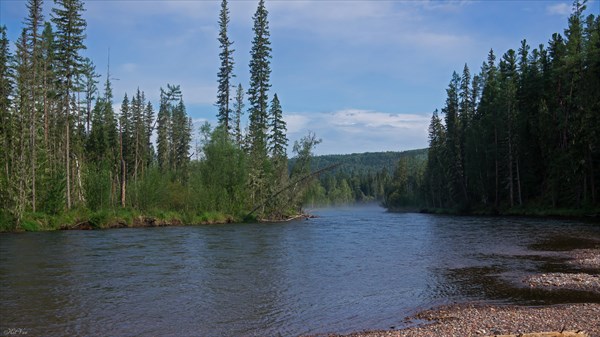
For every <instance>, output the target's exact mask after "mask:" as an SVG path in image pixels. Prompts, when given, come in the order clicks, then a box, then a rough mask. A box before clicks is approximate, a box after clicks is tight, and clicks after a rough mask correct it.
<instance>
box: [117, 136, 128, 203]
mask: <svg viewBox="0 0 600 337" xmlns="http://www.w3.org/2000/svg"><path fill="white" fill-rule="evenodd" d="M119 153H120V162H121V207H125V171H126V168H127V167H126V165H125V160H124V159H123V132H122V130H121V125H119Z"/></svg>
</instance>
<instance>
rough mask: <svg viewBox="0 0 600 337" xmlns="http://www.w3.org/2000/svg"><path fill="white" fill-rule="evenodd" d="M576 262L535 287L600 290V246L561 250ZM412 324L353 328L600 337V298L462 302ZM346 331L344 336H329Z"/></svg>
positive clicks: (416, 333) (532, 280) (366, 335)
mask: <svg viewBox="0 0 600 337" xmlns="http://www.w3.org/2000/svg"><path fill="white" fill-rule="evenodd" d="M561 255H563V256H565V257H566V258H567V259H568V261H566V263H567V264H568V265H571V266H573V267H575V270H574V271H575V272H570V273H543V274H533V275H528V276H526V277H525V278H524V279H522V282H523V283H524V284H525V285H528V286H529V287H531V288H541V289H545V290H549V291H554V290H577V291H584V292H590V293H596V294H597V293H600V275H599V272H600V249H599V248H598V247H597V246H596V248H590V249H575V250H570V251H568V252H565V253H563V254H561ZM405 326H408V327H407V328H403V329H399V330H395V329H394V328H392V330H380V331H365V332H356V333H351V334H349V335H343V336H349V337H384V336H385V337H392V336H394V337H399V336H406V337H409V336H410V337H434V336H435V337H440V336H441V337H450V336H457V337H458V336H501V335H502V336H522V337H559V336H564V337H566V336H592V337H600V303H579V304H562V305H553V306H543V307H528V306H515V305H507V306H501V305H500V306H499V305H485V304H472V303H471V304H469V303H467V304H457V305H451V306H442V307H438V308H434V309H431V310H425V311H422V312H420V313H418V314H416V315H414V316H412V317H409V318H407V319H406V320H405ZM328 336H342V335H336V334H333V335H328Z"/></svg>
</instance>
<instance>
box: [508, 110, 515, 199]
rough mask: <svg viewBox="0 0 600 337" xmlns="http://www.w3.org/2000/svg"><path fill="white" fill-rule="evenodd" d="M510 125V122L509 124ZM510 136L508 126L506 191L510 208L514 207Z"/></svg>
mask: <svg viewBox="0 0 600 337" xmlns="http://www.w3.org/2000/svg"><path fill="white" fill-rule="evenodd" d="M509 123H510V122H509ZM511 138H512V135H511V129H510V126H509V127H508V190H509V193H510V198H509V199H510V207H514V206H515V197H514V195H515V192H514V177H513V151H512V139H511Z"/></svg>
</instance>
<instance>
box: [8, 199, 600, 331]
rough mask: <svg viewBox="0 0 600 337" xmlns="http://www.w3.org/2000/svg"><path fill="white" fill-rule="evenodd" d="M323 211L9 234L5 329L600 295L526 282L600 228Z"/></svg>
mask: <svg viewBox="0 0 600 337" xmlns="http://www.w3.org/2000/svg"><path fill="white" fill-rule="evenodd" d="M316 213H317V214H318V215H319V216H320V217H319V218H316V219H311V220H307V221H298V222H292V223H285V224H268V225H260V224H250V225H248V224H242V225H221V226H199V227H174V228H146V229H119V230H106V231H69V232H53V233H25V234H5V235H0V290H1V294H0V317H1V321H0V328H1V329H2V330H0V333H1V332H2V331H4V329H6V328H23V329H27V331H29V335H59V336H60V335H63V336H67V335H111V336H156V335H160V336H191V335H203V336H231V335H245V336H253V335H255V336H258V335H261V336H262V335H284V336H293V335H299V334H308V333H324V332H332V331H335V332H342V333H343V332H350V331H357V330H364V329H380V328H383V329H385V328H389V327H390V326H397V327H398V326H402V324H403V323H402V320H403V318H404V316H406V315H408V314H410V313H412V312H414V311H415V310H419V309H423V308H426V307H429V306H432V305H436V304H442V303H449V302H454V301H465V300H484V301H500V302H510V303H527V304H534V303H535V304H537V303H561V302H570V301H581V300H588V301H589V300H593V301H598V302H600V298H598V296H597V295H596V296H595V297H594V296H591V295H590V294H587V293H577V292H563V293H553V294H549V293H545V292H543V291H540V290H531V289H529V288H526V287H521V285H520V284H519V282H518V280H520V278H521V277H522V276H523V275H524V273H526V272H536V271H551V270H553V268H554V269H560V268H563V269H562V270H564V267H565V266H564V265H563V264H562V262H564V258H562V257H561V256H560V255H557V252H556V251H560V250H564V249H571V248H570V247H571V246H573V245H574V246H577V245H578V243H579V242H580V241H581V240H582V238H585V240H586V241H585V242H584V244H588V245H592V246H594V245H597V244H598V242H600V229H599V227H598V226H597V225H590V224H584V223H580V222H577V221H555V220H532V219H519V218H484V217H466V218H465V217H451V216H433V215H424V214H390V213H386V212H384V210H383V209H381V208H378V207H364V208H345V209H344V208H340V209H327V210H320V211H317V212H316ZM556 238H563V239H564V240H563V241H564V242H563V243H565V242H566V243H568V244H569V245H566V244H565V245H566V246H568V247H566V248H565V245H562V246H561V244H556V245H553V244H552V242H554V241H552V240H555V241H556ZM559 246H560V247H559ZM547 251H550V252H547ZM552 251H554V252H552ZM571 268H574V267H571Z"/></svg>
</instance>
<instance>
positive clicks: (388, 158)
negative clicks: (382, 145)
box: [290, 149, 427, 174]
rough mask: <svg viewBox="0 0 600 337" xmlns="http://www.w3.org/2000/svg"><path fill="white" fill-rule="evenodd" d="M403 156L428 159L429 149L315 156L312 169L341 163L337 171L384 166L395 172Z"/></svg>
mask: <svg viewBox="0 0 600 337" xmlns="http://www.w3.org/2000/svg"><path fill="white" fill-rule="evenodd" d="M402 157H412V158H415V159H417V160H425V159H427V149H418V150H409V151H402V152H396V151H388V152H365V153H352V154H329V155H321V156H315V157H314V158H313V160H312V170H313V171H314V170H317V169H319V168H323V167H327V166H329V165H333V164H337V163H341V164H342V165H341V166H340V167H339V168H337V169H336V170H335V171H337V172H340V171H341V172H347V173H352V174H365V173H375V172H380V171H381V170H383V169H384V168H385V169H386V170H387V171H388V172H393V171H394V168H395V167H396V165H397V164H398V160H400V158H402ZM294 162H295V160H294V159H293V158H292V159H290V167H293V165H294Z"/></svg>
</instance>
